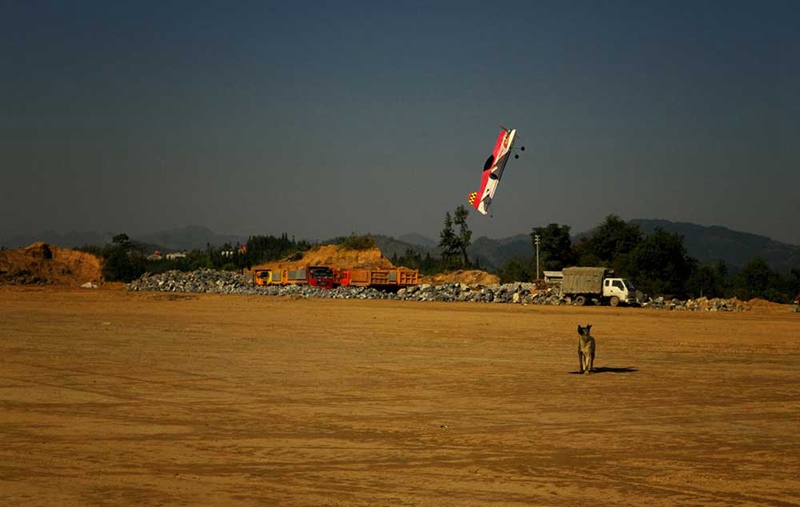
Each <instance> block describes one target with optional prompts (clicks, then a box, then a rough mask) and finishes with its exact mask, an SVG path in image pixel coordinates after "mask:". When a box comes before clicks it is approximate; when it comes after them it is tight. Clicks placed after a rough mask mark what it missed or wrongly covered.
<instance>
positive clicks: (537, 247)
mask: <svg viewBox="0 0 800 507" xmlns="http://www.w3.org/2000/svg"><path fill="white" fill-rule="evenodd" d="M533 240H534V243H536V281H537V282H538V281H539V235H538V234H536V235H534V236H533Z"/></svg>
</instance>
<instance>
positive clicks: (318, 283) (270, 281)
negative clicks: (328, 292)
mask: <svg viewBox="0 0 800 507" xmlns="http://www.w3.org/2000/svg"><path fill="white" fill-rule="evenodd" d="M253 281H254V282H255V284H256V285H312V286H314V287H319V288H322V289H332V288H333V286H334V285H335V283H336V280H335V279H334V274H333V270H332V269H331V268H329V267H328V266H306V267H304V268H299V269H282V270H277V269H275V270H273V269H254V270H253Z"/></svg>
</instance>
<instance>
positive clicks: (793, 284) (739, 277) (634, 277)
mask: <svg viewBox="0 0 800 507" xmlns="http://www.w3.org/2000/svg"><path fill="white" fill-rule="evenodd" d="M530 236H531V246H532V249H534V251H535V248H536V244H535V242H536V240H535V238H536V237H537V236H538V237H539V264H540V268H541V269H542V270H555V271H558V270H561V269H563V268H565V267H568V266H601V267H607V268H610V269H613V270H614V272H615V274H616V276H619V277H623V278H628V279H630V280H631V281H633V283H634V284H635V285H636V287H637V288H638V289H639V290H641V291H642V292H644V293H645V294H648V295H650V296H656V295H658V296H667V297H677V298H681V299H683V298H697V297H703V296H705V297H709V298H713V297H737V298H739V299H742V300H749V299H752V298H762V299H766V300H769V301H775V302H781V303H788V302H792V301H794V298H795V296H796V295H797V294H798V293H800V268H794V269H792V270H791V271H790V273H788V275H783V274H781V273H780V272H777V271H774V270H772V269H770V267H769V265H768V264H767V262H766V261H765V260H764V259H763V258H760V257H757V258H755V259H753V260H751V261H750V262H748V263H747V264H746V265H745V266H743V267H742V268H741V269H738V270H734V269H732V268H730V267H729V266H728V265H727V264H726V263H725V262H724V261H721V260H718V261H715V262H712V263H708V264H702V265H701V264H700V263H699V262H698V261H697V259H695V258H693V257H691V256H690V255H689V254H688V252H687V250H686V246H685V245H684V238H683V236H682V235H681V234H678V233H670V232H667V231H666V230H664V229H663V228H656V230H655V231H654V232H653V233H652V234H644V233H643V232H642V231H641V229H640V228H639V226H638V225H636V224H629V223H627V222H625V221H624V220H622V219H620V218H619V217H618V216H616V215H609V216H607V217H606V219H605V220H604V221H603V222H602V223H601V224H600V225H599V226H598V227H597V228H595V229H594V231H593V232H592V233H591V234H589V235H586V236H584V237H582V238H580V239H579V240H578V241H577V242H576V243H573V242H572V238H571V236H570V227H569V226H567V225H559V224H550V225H548V226H546V227H535V228H533V229H532V231H531V233H530ZM534 264H535V259H534V257H533V256H532V257H531V258H530V259H512V260H511V261H509V262H508V263H506V264H505V265H504V266H503V267H502V268H501V269H500V273H499V274H500V276H501V279H504V280H513V279H516V280H519V279H532V278H534V277H535V272H536V266H535V265H534Z"/></svg>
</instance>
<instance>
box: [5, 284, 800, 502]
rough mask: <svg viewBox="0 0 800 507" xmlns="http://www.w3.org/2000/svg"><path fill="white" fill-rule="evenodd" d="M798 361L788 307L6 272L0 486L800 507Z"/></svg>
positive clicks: (270, 496)
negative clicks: (295, 294) (108, 282)
mask: <svg viewBox="0 0 800 507" xmlns="http://www.w3.org/2000/svg"><path fill="white" fill-rule="evenodd" d="M589 323H591V324H593V328H592V332H593V334H594V335H595V337H596V339H597V343H598V352H597V360H596V362H595V367H596V369H597V371H596V372H595V373H594V374H591V375H579V374H577V369H578V358H577V332H576V328H577V325H578V324H584V325H585V324H589ZM799 380H800V314H796V313H792V312H791V308H790V307H788V306H777V307H775V306H768V307H764V308H754V309H753V310H751V311H748V312H737V313H711V312H668V311H657V310H649V309H641V308H610V307H583V308H580V307H563V306H562V307H548V306H519V305H492V304H480V303H450V304H447V303H413V302H393V301H377V300H373V301H370V300H327V299H314V300H312V299H291V298H270V297H263V296H221V295H205V294H204V295H188V294H182V295H176V294H164V293H128V292H125V291H124V290H120V289H119V288H116V289H112V288H108V287H103V288H100V289H95V290H92V289H69V288H41V287H39V288H30V287H0V441H2V445H0V505H9V506H11V505H13V506H20V505H48V506H50V505H59V506H84V505H115V506H117V505H137V506H140V505H192V506H194V505H219V506H222V505H244V506H251V505H252V506H255V505H259V506H264V505H270V506H273V505H274V506H468V507H469V506H490V505H491V506H495V505H502V506H530V505H553V506H583V505H586V506H622V505H647V506H701V505H702V506H723V505H724V506H756V505H758V506H762V505H772V506H797V505H800V473H799V472H800V381H799Z"/></svg>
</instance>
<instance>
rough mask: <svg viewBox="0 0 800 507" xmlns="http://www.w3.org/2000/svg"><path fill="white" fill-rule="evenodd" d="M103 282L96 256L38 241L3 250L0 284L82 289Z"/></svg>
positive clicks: (101, 268) (100, 266) (101, 269)
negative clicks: (81, 287)
mask: <svg viewBox="0 0 800 507" xmlns="http://www.w3.org/2000/svg"><path fill="white" fill-rule="evenodd" d="M102 281H103V266H102V261H101V259H100V258H98V257H97V256H95V255H92V254H89V253H86V252H79V251H77V250H70V249H69V248H60V247H57V246H53V245H48V244H47V243H43V242H38V243H34V244H32V245H30V246H27V247H25V248H20V249H18V250H0V284H10V285H31V284H37V285H65V286H70V287H72V286H75V287H77V286H80V285H82V284H84V283H87V282H92V283H95V284H99V283H101V282H102Z"/></svg>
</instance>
